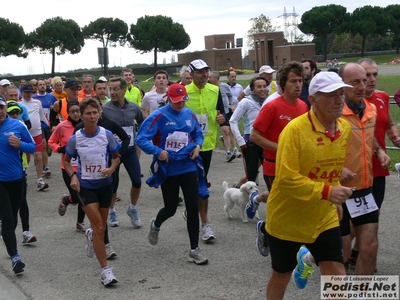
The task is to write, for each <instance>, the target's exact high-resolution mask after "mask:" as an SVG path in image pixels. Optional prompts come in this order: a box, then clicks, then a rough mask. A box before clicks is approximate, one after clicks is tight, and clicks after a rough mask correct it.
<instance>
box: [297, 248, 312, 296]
mask: <svg viewBox="0 0 400 300" xmlns="http://www.w3.org/2000/svg"><path fill="white" fill-rule="evenodd" d="M308 252H309V251H308V249H307V248H306V247H305V246H301V247H300V250H299V252H297V266H296V268H295V269H294V270H293V273H292V279H293V281H294V283H295V284H296V285H297V287H298V288H299V289H304V288H305V287H306V286H307V281H308V277H309V276H310V275H311V274H312V273H314V266H310V265H308V264H306V263H305V262H304V261H303V256H304V255H305V254H307V253H308Z"/></svg>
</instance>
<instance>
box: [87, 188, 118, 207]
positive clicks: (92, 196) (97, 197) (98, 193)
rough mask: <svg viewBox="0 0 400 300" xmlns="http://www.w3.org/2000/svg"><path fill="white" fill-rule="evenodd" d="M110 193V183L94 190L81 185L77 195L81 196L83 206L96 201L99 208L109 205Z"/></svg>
mask: <svg viewBox="0 0 400 300" xmlns="http://www.w3.org/2000/svg"><path fill="white" fill-rule="evenodd" d="M112 194H113V192H112V185H111V184H110V185H107V186H104V187H102V188H99V189H95V190H92V189H85V188H82V187H81V191H80V193H79V196H80V197H81V199H80V200H81V201H82V202H83V203H82V206H83V207H84V206H85V205H88V204H91V203H97V202H98V203H99V206H100V207H101V208H108V207H110V205H111V198H112Z"/></svg>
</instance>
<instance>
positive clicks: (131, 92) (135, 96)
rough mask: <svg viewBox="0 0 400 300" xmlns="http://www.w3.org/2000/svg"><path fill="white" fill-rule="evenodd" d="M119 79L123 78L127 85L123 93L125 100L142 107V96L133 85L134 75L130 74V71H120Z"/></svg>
mask: <svg viewBox="0 0 400 300" xmlns="http://www.w3.org/2000/svg"><path fill="white" fill-rule="evenodd" d="M121 77H122V78H124V79H125V81H126V83H127V84H128V87H127V89H126V92H125V98H126V99H127V100H128V101H131V102H134V103H136V104H137V105H139V107H140V106H141V105H142V94H141V92H140V90H139V89H138V88H137V87H136V86H135V85H134V84H133V82H134V80H135V74H133V73H132V69H126V68H125V69H122V74H121Z"/></svg>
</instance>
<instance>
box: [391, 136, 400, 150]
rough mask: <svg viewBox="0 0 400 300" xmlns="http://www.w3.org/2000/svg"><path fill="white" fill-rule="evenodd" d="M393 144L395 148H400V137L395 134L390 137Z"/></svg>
mask: <svg viewBox="0 0 400 300" xmlns="http://www.w3.org/2000/svg"><path fill="white" fill-rule="evenodd" d="M392 143H393V145H395V146H396V147H397V148H400V137H398V136H396V137H394V138H393V139H392Z"/></svg>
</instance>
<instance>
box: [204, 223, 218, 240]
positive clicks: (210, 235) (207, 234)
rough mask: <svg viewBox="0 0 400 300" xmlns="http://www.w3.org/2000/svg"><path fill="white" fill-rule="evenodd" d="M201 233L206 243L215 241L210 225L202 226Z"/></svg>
mask: <svg viewBox="0 0 400 300" xmlns="http://www.w3.org/2000/svg"><path fill="white" fill-rule="evenodd" d="M201 231H202V232H203V241H205V242H208V241H212V240H214V239H215V234H214V231H213V230H212V229H211V225H210V224H205V225H203V227H202V228H201Z"/></svg>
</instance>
